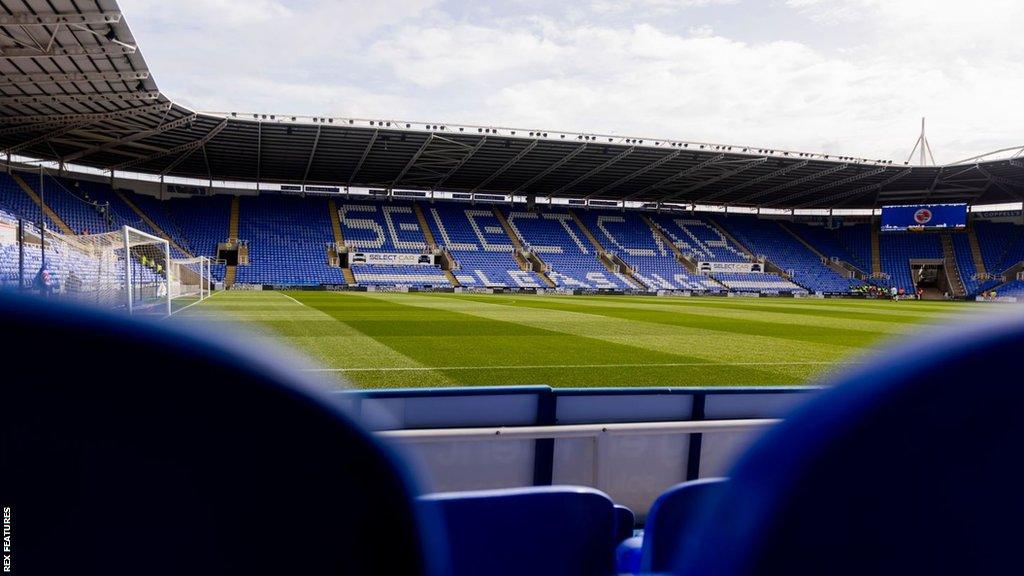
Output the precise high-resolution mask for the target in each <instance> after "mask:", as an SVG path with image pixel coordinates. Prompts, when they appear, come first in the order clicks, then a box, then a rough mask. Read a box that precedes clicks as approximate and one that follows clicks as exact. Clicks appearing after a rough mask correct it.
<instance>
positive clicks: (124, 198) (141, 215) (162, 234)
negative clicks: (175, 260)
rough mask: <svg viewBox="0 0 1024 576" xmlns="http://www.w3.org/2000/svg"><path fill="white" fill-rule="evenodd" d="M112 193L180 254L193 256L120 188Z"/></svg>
mask: <svg viewBox="0 0 1024 576" xmlns="http://www.w3.org/2000/svg"><path fill="white" fill-rule="evenodd" d="M114 193H115V194H117V196H118V198H120V199H121V201H122V202H124V203H125V205H126V206H128V207H129V208H131V209H132V212H135V214H136V215H137V216H138V217H139V218H141V219H142V221H143V222H145V223H146V225H148V226H149V227H150V228H152V229H153V231H155V232H156V234H157V236H159V237H161V238H163V239H164V240H167V241H168V242H169V243H170V244H171V246H172V247H174V248H177V249H178V250H179V251H180V252H181V253H182V254H185V255H186V256H188V257H189V258H192V257H193V256H194V255H193V254H192V253H191V252H189V251H188V250H185V249H184V248H182V247H181V246H180V245H179V244H178V243H177V242H175V241H174V238H171V235H170V234H168V233H167V232H165V231H164V229H163V228H161V227H160V226H158V225H157V223H156V222H154V221H153V220H152V219H151V218H150V217H149V216H148V215H147V214H146V213H145V212H143V211H142V209H141V208H139V207H138V206H137V205H136V204H135V202H132V200H131V198H129V197H128V196H127V195H126V194H124V193H123V192H121V191H120V190H115V191H114Z"/></svg>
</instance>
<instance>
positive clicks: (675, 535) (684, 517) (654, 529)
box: [640, 478, 729, 572]
mask: <svg viewBox="0 0 1024 576" xmlns="http://www.w3.org/2000/svg"><path fill="white" fill-rule="evenodd" d="M726 483H727V481H726V480H725V478H702V479H700V480H691V481H689V482H683V483H682V484H678V485H676V486H673V487H672V488H669V489H668V490H666V491H665V492H664V493H663V494H662V495H661V496H658V499H657V500H655V501H654V504H652V505H651V509H650V511H649V512H648V513H647V522H646V523H645V524H644V537H643V546H642V547H641V552H640V571H642V572H664V571H666V570H668V569H669V568H671V566H672V558H673V556H674V555H675V552H676V550H677V549H678V547H679V542H686V541H689V540H690V539H691V538H693V534H694V531H695V530H696V528H697V526H698V525H699V523H700V522H699V521H700V520H701V515H702V513H703V512H704V510H706V509H707V507H709V506H712V505H713V504H714V500H715V499H716V498H718V497H719V495H720V494H721V493H722V492H723V490H724V488H725V486H726ZM715 521H716V522H728V521H729V519H728V518H716V519H715Z"/></svg>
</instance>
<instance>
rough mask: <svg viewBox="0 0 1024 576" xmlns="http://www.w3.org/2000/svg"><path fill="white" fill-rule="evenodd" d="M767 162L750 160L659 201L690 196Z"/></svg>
mask: <svg viewBox="0 0 1024 576" xmlns="http://www.w3.org/2000/svg"><path fill="white" fill-rule="evenodd" d="M767 161H768V159H767V158H754V159H753V160H748V161H746V162H744V163H743V164H741V165H740V166H738V167H736V168H733V169H732V170H728V171H726V172H723V173H721V174H719V175H718V176H715V177H712V178H708V179H706V180H702V181H701V182H698V183H696V184H693V185H691V186H688V187H686V188H684V189H682V190H680V191H678V192H673V193H672V194H669V195H668V196H666V197H664V198H662V199H661V200H659V202H668V201H669V200H673V199H675V198H679V197H680V196H685V195H687V194H689V193H690V192H696V191H697V190H700V189H701V188H704V187H707V186H710V185H712V184H715V183H716V182H721V181H722V180H726V179H728V178H732V177H733V176H736V175H737V174H740V173H742V172H746V171H747V170H750V169H751V168H753V167H754V166H759V165H761V164H764V163H765V162H767Z"/></svg>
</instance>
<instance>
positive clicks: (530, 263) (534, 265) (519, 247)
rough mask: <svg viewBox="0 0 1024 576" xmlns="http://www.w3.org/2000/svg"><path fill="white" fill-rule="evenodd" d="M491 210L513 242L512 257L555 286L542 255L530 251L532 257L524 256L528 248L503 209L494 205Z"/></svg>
mask: <svg viewBox="0 0 1024 576" xmlns="http://www.w3.org/2000/svg"><path fill="white" fill-rule="evenodd" d="M491 211H492V212H494V217H495V218H497V219H498V222H499V223H501V227H502V229H503V230H505V234H506V235H507V236H508V239H509V241H510V242H512V248H513V249H514V250H515V252H514V253H513V255H512V257H513V258H514V259H515V261H516V262H517V263H518V264H519V267H520V268H522V269H523V270H526V271H531V270H532V271H533V272H536V273H537V275H538V276H540V278H541V280H543V281H544V283H545V284H547V285H548V287H549V288H554V287H555V281H554V280H552V279H551V278H548V274H547V272H545V271H544V270H545V269H546V268H547V266H546V264H544V261H543V260H541V259H540V256H537V254H535V253H533V252H530V253H529V254H530V259H529V260H527V259H526V258H524V257H523V254H525V253H526V250H525V249H524V248H523V243H522V242H521V241H520V240H519V236H518V235H517V234H516V232H515V230H513V229H512V226H510V225H509V223H508V220H506V219H505V215H504V214H502V212H501V210H499V209H498V207H497V206H494V207H492V208H491Z"/></svg>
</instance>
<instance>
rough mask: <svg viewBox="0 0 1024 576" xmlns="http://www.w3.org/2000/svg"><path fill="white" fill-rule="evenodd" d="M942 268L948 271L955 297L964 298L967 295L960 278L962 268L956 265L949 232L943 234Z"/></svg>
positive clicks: (947, 274) (947, 275) (947, 276)
mask: <svg viewBox="0 0 1024 576" xmlns="http://www.w3.org/2000/svg"><path fill="white" fill-rule="evenodd" d="M942 266H943V268H945V270H946V278H947V279H948V281H949V283H950V284H951V285H952V286H951V287H952V288H953V295H954V296H956V297H957V298H963V297H964V296H966V295H967V289H966V288H964V281H963V278H962V277H961V276H960V267H959V266H957V265H956V252H954V250H953V238H952V237H950V235H949V233H948V232H943V233H942Z"/></svg>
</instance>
